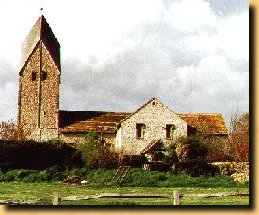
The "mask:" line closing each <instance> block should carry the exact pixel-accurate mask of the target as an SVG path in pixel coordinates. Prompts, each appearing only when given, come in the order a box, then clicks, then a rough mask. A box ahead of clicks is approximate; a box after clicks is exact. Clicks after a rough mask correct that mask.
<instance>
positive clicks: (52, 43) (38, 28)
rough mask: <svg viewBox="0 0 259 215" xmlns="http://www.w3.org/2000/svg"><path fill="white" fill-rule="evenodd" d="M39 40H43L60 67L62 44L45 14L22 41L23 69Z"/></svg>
mask: <svg viewBox="0 0 259 215" xmlns="http://www.w3.org/2000/svg"><path fill="white" fill-rule="evenodd" d="M39 41H43V43H44V44H45V46H46V47H47V49H48V51H49V52H50V54H51V56H52V58H53V60H54V62H55V64H56V66H57V67H58V69H60V44H59V42H58V40H57V38H56V37H55V35H54V33H53V32H52V30H51V28H50V26H49V24H48V23H47V21H46V19H45V17H44V16H40V17H39V18H38V20H37V21H36V22H35V24H34V26H33V27H32V29H31V30H30V32H29V34H28V35H27V37H26V38H25V40H24V42H23V43H22V55H21V71H22V69H23V67H24V66H25V64H26V62H27V61H28V59H29V58H30V56H31V54H32V52H33V50H34V49H35V47H36V46H37V45H38V43H39Z"/></svg>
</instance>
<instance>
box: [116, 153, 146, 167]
mask: <svg viewBox="0 0 259 215" xmlns="http://www.w3.org/2000/svg"><path fill="white" fill-rule="evenodd" d="M146 162H147V158H146V157H145V155H124V156H123V157H122V159H121V165H122V166H131V167H142V165H143V164H144V163H146Z"/></svg>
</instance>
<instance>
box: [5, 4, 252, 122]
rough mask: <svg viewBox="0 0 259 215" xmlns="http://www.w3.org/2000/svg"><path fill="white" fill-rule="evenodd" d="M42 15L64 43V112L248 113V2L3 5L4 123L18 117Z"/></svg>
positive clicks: (62, 96) (61, 88) (61, 107)
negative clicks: (25, 58) (30, 43)
mask: <svg viewBox="0 0 259 215" xmlns="http://www.w3.org/2000/svg"><path fill="white" fill-rule="evenodd" d="M42 4H43V7H44V10H43V11H44V12H43V13H44V16H45V17H46V19H47V21H48V23H49V24H50V26H51V28H52V30H53V32H54V34H55V35H56V37H57V38H58V40H59V42H60V44H61V57H62V58H61V60H62V62H61V63H62V77H61V86H60V109H65V110H103V111H134V110H136V109H137V108H138V107H140V106H141V105H143V104H144V103H145V102H147V101H148V100H149V99H150V98H152V97H157V98H158V99H160V101H162V102H163V103H164V104H166V105H167V106H168V107H170V108H171V109H172V110H173V111H175V112H178V113H188V112H190V113H193V112H209V113H210V112H212V113H214V112H217V113H222V114H223V116H224V117H225V120H226V121H227V123H229V121H230V118H231V115H232V114H233V113H235V112H237V111H238V113H243V112H248V111H249V66H248V64H249V23H248V22H249V12H248V1H247V0H220V1H219V0H73V1H72V0H66V1H64V0H23V1H20V0H8V1H1V2H0V26H1V34H0V122H1V121H4V120H14V121H15V120H16V115H17V91H18V79H19V77H18V73H19V69H20V65H19V64H20V56H21V53H20V52H21V43H22V42H23V40H24V38H25V37H26V35H27V33H28V32H29V31H30V29H31V27H32V26H33V24H34V23H35V21H36V20H37V18H38V17H39V16H40V8H41V6H42Z"/></svg>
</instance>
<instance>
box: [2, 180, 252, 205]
mask: <svg viewBox="0 0 259 215" xmlns="http://www.w3.org/2000/svg"><path fill="white" fill-rule="evenodd" d="M176 189H178V190H179V191H180V194H182V195H183V198H181V201H180V202H181V205H249V197H248V196H230V197H211V198H191V197H190V195H191V194H192V195H193V194H215V193H237V192H239V193H248V192H249V188H248V187H239V188H237V187H213V188H208V187H115V186H103V187H92V186H80V185H61V184H57V183H56V182H49V183H48V182H44V183H42V182H35V183H26V182H1V183H0V200H12V201H17V200H20V201H21V200H24V201H36V202H37V204H39V205H51V204H52V201H53V197H54V195H55V193H59V194H60V195H61V197H67V196H81V197H83V196H87V195H97V194H102V193H120V194H136V193H137V194H168V195H172V196H173V192H174V190H176ZM61 204H62V205H152V206H154V205H173V198H172V199H146V198H144V199H143V198H141V199H132V198H130V199H127V198H125V199H124V198H123V199H117V198H116V199H108V198H104V199H91V200H84V201H62V203H61Z"/></svg>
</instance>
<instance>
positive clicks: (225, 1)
mask: <svg viewBox="0 0 259 215" xmlns="http://www.w3.org/2000/svg"><path fill="white" fill-rule="evenodd" d="M206 1H207V2H209V5H210V7H211V8H212V10H213V11H214V12H215V13H216V14H217V15H218V16H223V17H224V16H231V15H233V14H238V13H242V12H244V11H247V10H248V7H249V3H248V1H247V0H206Z"/></svg>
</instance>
